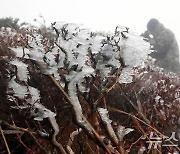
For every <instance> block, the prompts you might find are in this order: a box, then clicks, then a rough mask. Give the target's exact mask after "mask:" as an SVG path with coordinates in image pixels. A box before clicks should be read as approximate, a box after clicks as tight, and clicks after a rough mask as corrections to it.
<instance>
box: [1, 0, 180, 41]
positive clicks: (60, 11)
mask: <svg viewBox="0 0 180 154" xmlns="http://www.w3.org/2000/svg"><path fill="white" fill-rule="evenodd" d="M0 4H1V9H0V17H8V16H12V17H18V18H20V19H21V21H27V22H33V19H34V18H37V19H39V20H40V18H39V17H38V16H39V15H42V16H43V17H44V18H45V20H46V23H47V24H50V23H51V22H54V21H65V22H71V23H79V24H83V25H84V26H85V27H87V28H90V29H92V30H102V31H113V30H114V29H115V27H116V26H117V25H122V26H127V27H130V28H131V30H133V31H135V32H138V33H141V32H143V31H144V30H145V29H146V24H147V22H148V20H149V19H150V18H152V17H155V18H157V19H159V20H160V22H162V23H164V25H165V26H166V27H168V28H170V29H171V30H173V31H174V33H175V35H176V37H177V38H178V40H180V9H179V2H178V0H1V3H0ZM178 42H179V44H180V41H178Z"/></svg>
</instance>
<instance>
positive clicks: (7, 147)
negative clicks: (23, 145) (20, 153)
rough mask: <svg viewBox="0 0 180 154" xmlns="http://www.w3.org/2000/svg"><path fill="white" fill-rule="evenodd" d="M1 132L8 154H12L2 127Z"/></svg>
mask: <svg viewBox="0 0 180 154" xmlns="http://www.w3.org/2000/svg"><path fill="white" fill-rule="evenodd" d="M0 132H1V135H2V138H3V140H4V144H5V146H6V149H7V152H8V154H11V152H10V149H9V146H8V144H7V141H6V137H5V136H4V133H3V131H2V128H1V125H0Z"/></svg>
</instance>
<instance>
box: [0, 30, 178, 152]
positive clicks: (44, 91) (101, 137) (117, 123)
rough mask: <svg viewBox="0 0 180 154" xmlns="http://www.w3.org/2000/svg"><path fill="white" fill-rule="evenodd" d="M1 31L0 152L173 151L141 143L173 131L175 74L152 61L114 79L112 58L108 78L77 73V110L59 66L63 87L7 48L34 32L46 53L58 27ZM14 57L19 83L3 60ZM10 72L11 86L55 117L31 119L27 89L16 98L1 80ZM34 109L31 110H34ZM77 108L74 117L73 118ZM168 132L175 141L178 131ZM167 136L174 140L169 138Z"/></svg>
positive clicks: (39, 65)
mask: <svg viewBox="0 0 180 154" xmlns="http://www.w3.org/2000/svg"><path fill="white" fill-rule="evenodd" d="M3 31H4V32H3V33H4V35H1V36H0V135H1V136H0V153H1V154H3V153H12V154H20V153H21V154H23V153H24V154H33V153H34V154H42V153H63V154H66V153H68V154H73V153H75V154H80V153H82V154H93V153H95V154H102V153H115V154H118V153H121V154H125V153H130V154H135V153H137V154H141V153H152V154H156V153H172V154H173V153H175V152H178V151H179V150H180V149H179V148H178V146H176V147H173V146H170V147H163V146H160V147H158V148H157V149H154V148H153V147H152V148H151V149H148V146H149V144H148V142H147V141H151V139H150V138H149V135H150V134H151V132H154V133H156V134H157V136H159V137H162V136H164V135H166V136H169V137H170V136H171V134H172V132H175V133H176V135H178V134H179V130H180V120H179V115H180V78H179V77H178V76H177V75H175V74H171V73H169V74H164V73H163V72H162V71H160V70H158V69H157V68H156V67H154V66H146V67H144V68H134V69H135V72H136V73H135V75H133V82H132V83H128V84H123V83H119V76H120V74H121V72H122V69H123V67H125V66H124V65H123V63H122V61H121V59H120V62H121V67H119V68H117V69H115V70H114V72H113V74H114V76H112V77H109V78H106V80H105V81H104V80H103V81H102V77H101V75H100V73H99V72H98V70H96V72H95V75H94V76H87V77H85V80H84V82H83V85H85V86H86V87H87V88H88V89H89V90H88V91H86V92H82V91H81V90H79V88H78V86H77V85H76V86H77V96H78V100H79V102H80V104H81V107H82V112H81V111H79V109H78V108H77V107H76V106H75V105H74V102H73V99H72V98H71V97H70V96H69V91H68V87H67V86H68V84H69V83H70V81H66V75H68V74H69V72H68V71H69V70H68V69H67V67H65V68H60V69H59V70H58V71H59V72H58V73H59V74H60V76H61V80H62V81H64V83H65V86H64V87H63V86H61V84H60V82H58V81H57V80H56V79H55V77H54V75H53V74H49V73H47V72H46V69H47V68H46V67H44V65H42V63H40V62H38V61H35V60H32V59H27V58H24V55H23V56H22V57H16V55H15V53H14V52H13V51H12V50H11V47H13V48H14V47H22V48H23V49H25V48H28V49H29V50H31V48H32V47H31V44H28V37H27V35H32V36H33V34H35V33H36V34H39V35H41V36H43V37H42V40H41V41H42V45H43V48H44V52H49V51H51V49H52V44H54V43H57V42H56V39H57V35H61V34H64V35H66V33H61V34H57V32H56V33H53V34H49V32H47V31H41V30H36V32H34V31H32V30H28V31H27V30H20V31H18V32H17V31H16V32H14V33H15V34H16V35H14V36H10V35H9V32H8V31H7V30H3ZM62 31H63V30H62ZM1 32H2V30H1ZM64 32H66V31H64ZM122 34H124V33H122ZM122 37H123V36H122ZM59 45H61V44H59ZM59 49H61V48H59ZM61 50H63V49H61ZM58 56H61V55H58ZM89 56H92V55H89ZM15 58H16V59H18V60H19V61H22V62H23V63H25V64H27V66H28V67H27V68H28V72H29V78H28V79H27V82H25V81H22V80H20V77H18V71H17V68H16V66H14V65H12V63H10V61H12V60H13V59H15ZM90 59H91V62H90V64H91V65H93V66H94V65H96V61H95V60H94V59H93V56H92V57H91V58H90ZM71 69H72V68H71ZM74 69H75V68H74ZM13 76H16V78H15V81H16V82H17V83H18V84H21V85H24V86H26V87H34V88H36V89H38V91H39V92H40V100H39V102H40V104H42V105H43V106H44V107H45V108H46V109H49V110H50V111H52V112H54V113H56V116H55V118H54V117H51V116H49V117H48V116H47V117H46V118H43V120H42V121H38V120H34V117H33V115H34V114H32V108H33V106H34V104H36V103H37V102H34V104H31V103H28V101H29V100H31V99H32V98H31V97H32V96H31V95H30V94H29V95H27V96H26V97H25V98H24V99H22V98H20V97H18V96H17V95H15V94H14V92H13V91H12V89H10V88H9V86H8V84H9V82H10V80H11V79H12V78H13ZM23 106H25V108H23ZM36 109H37V108H36ZM36 109H35V111H34V110H33V111H34V113H37V114H39V111H36ZM77 113H79V116H80V117H81V118H82V119H81V120H82V123H80V122H79V121H78V118H77ZM143 137H146V139H143ZM176 138H177V139H178V140H179V138H178V136H176ZM163 142H164V141H163ZM168 142H169V143H168V144H171V145H174V144H179V143H178V141H174V140H170V141H168ZM172 142H173V143H172Z"/></svg>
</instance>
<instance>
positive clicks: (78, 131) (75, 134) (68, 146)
mask: <svg viewBox="0 0 180 154" xmlns="http://www.w3.org/2000/svg"><path fill="white" fill-rule="evenodd" d="M81 131H82V129H81V128H80V129H77V130H76V131H74V132H72V133H71V134H70V138H69V141H68V144H67V150H68V153H69V154H74V152H73V150H72V148H71V146H72V144H73V141H74V138H75V137H76V136H77V135H78V134H79V133H80V132H81Z"/></svg>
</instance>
